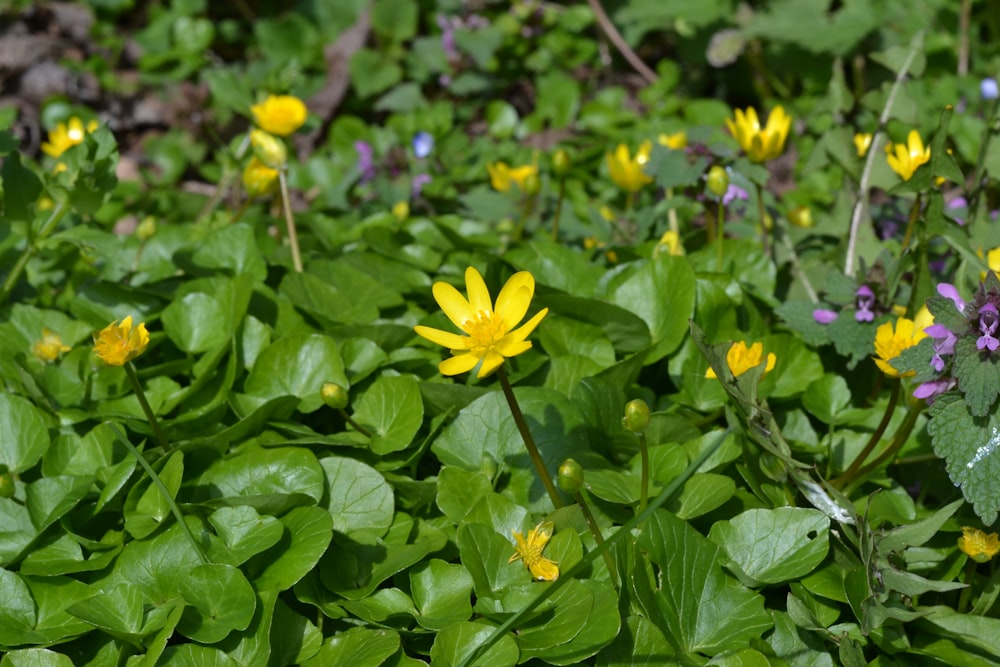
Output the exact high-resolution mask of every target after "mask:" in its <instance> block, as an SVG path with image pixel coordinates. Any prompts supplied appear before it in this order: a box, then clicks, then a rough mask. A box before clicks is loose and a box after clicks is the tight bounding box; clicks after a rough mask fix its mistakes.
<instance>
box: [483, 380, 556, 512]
mask: <svg viewBox="0 0 1000 667" xmlns="http://www.w3.org/2000/svg"><path fill="white" fill-rule="evenodd" d="M497 377H499V378H500V386H501V387H502V388H503V395H504V397H505V398H506V399H507V405H509V406H510V413H511V414H512V415H513V416H514V423H515V424H517V430H518V431H520V432H521V439H522V440H524V447H525V449H527V450H528V455H529V456H530V457H531V462H532V463H534V464H535V470H537V471H538V476H539V478H541V480H542V484H543V485H544V486H545V490H546V491H547V492H548V494H549V498H550V499H551V500H552V504H553V505H555V507H556V508H559V507H562V506H563V503H562V498H560V497H559V492H558V491H556V485H555V484H553V482H552V476H551V475H549V471H548V470H546V468H545V461H543V460H542V455H541V454H540V453H539V452H538V446H537V445H535V439H534V438H533V437H532V435H531V431H530V430H528V422H527V421H525V419H524V414H523V413H522V412H521V406H519V405H518V404H517V399H516V398H515V397H514V389H513V387H511V386H510V380H508V379H507V373H506V372H505V371H504V369H503V366H500V367H499V368H498V369H497Z"/></svg>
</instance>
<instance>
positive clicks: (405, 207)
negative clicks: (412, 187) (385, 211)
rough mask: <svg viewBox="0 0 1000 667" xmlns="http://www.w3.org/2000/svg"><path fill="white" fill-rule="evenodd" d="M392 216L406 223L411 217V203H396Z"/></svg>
mask: <svg viewBox="0 0 1000 667" xmlns="http://www.w3.org/2000/svg"><path fill="white" fill-rule="evenodd" d="M392 214H393V215H394V216H395V218H396V220H398V221H399V222H406V219H407V218H409V217H410V204H409V202H406V201H398V202H396V204H395V205H394V206H393V207H392Z"/></svg>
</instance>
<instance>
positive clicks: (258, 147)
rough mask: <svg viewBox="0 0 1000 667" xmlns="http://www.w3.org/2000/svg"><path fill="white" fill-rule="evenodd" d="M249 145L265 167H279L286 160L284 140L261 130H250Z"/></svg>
mask: <svg viewBox="0 0 1000 667" xmlns="http://www.w3.org/2000/svg"><path fill="white" fill-rule="evenodd" d="M250 146H252V147H253V154H254V156H256V158H257V159H258V160H260V161H261V163H262V164H263V165H264V166H265V167H270V168H271V169H281V168H282V167H284V166H285V162H287V161H288V149H287V148H286V147H285V142H284V141H282V140H281V139H279V138H278V137H276V136H274V135H271V134H268V133H267V132H265V131H263V130H250Z"/></svg>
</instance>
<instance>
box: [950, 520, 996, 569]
mask: <svg viewBox="0 0 1000 667" xmlns="http://www.w3.org/2000/svg"><path fill="white" fill-rule="evenodd" d="M958 548H959V549H961V550H962V553H964V554H965V555H966V556H968V557H969V558H971V559H972V560H974V561H976V562H977V563H985V562H986V561H988V560H990V559H991V558H993V557H994V556H996V555H997V553H998V552H1000V539H998V537H997V534H996V533H990V534H989V535H987V534H986V533H984V532H983V531H981V530H979V529H978V528H970V527H968V526H963V527H962V536H961V537H960V538H958Z"/></svg>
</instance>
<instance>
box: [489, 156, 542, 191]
mask: <svg viewBox="0 0 1000 667" xmlns="http://www.w3.org/2000/svg"><path fill="white" fill-rule="evenodd" d="M486 171H488V172H489V173H490V184H492V185H493V189H494V190H496V191H497V192H509V191H510V188H511V186H512V185H514V184H517V187H518V189H519V190H521V191H522V192H524V191H526V190H527V188H526V184H527V182H528V180H529V179H531V178H535V179H537V178H538V165H537V164H535V163H531V164H522V165H521V166H520V167H509V166H507V164H506V163H505V162H491V163H489V164H487V165H486Z"/></svg>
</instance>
